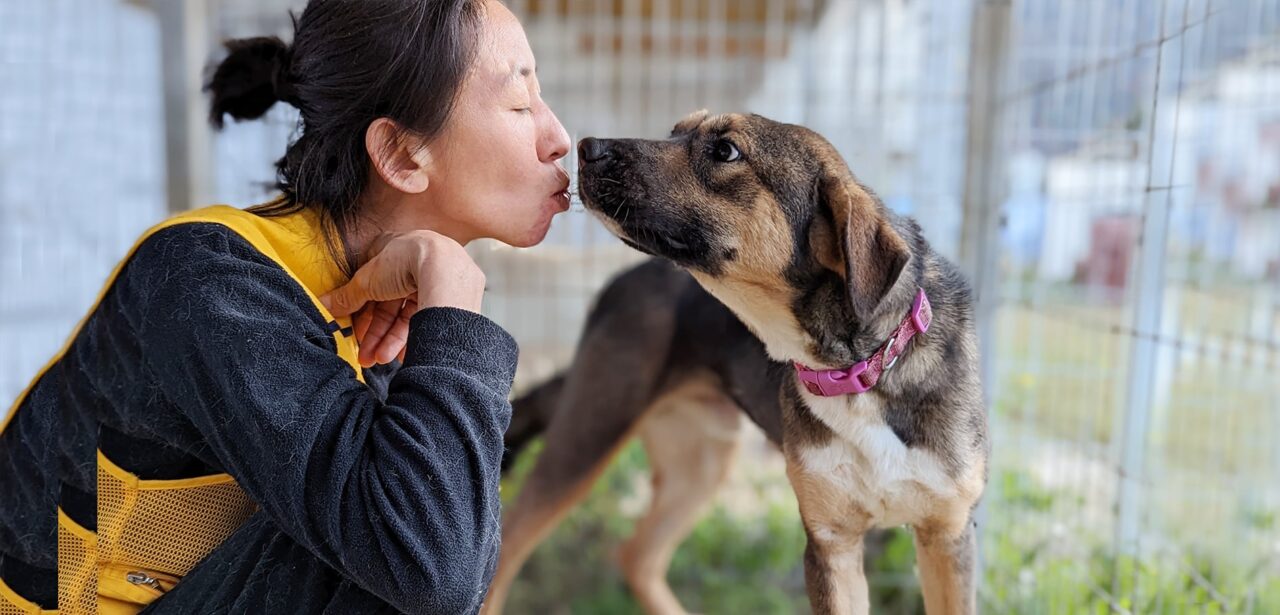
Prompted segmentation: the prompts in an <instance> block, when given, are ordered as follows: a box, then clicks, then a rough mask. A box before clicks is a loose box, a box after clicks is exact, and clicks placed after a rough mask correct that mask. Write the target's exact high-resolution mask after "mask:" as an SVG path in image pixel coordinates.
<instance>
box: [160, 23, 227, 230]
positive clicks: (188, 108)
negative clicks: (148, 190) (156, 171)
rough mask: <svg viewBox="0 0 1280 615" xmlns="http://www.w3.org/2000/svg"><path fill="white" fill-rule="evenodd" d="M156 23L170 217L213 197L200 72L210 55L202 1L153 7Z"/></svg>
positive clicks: (205, 106)
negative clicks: (162, 97) (158, 22)
mask: <svg viewBox="0 0 1280 615" xmlns="http://www.w3.org/2000/svg"><path fill="white" fill-rule="evenodd" d="M151 6H153V7H154V8H155V11H156V17H157V18H158V19H159V21H160V51H161V54H160V55H161V78H162V80H163V84H164V135H165V139H164V141H165V147H164V149H165V164H166V165H167V166H166V171H165V179H166V184H167V191H166V196H167V198H168V207H169V211H170V212H175V213H176V212H180V211H185V210H187V209H191V208H192V207H193V206H194V205H196V204H201V203H204V202H205V201H207V200H208V199H210V198H211V197H212V193H213V189H212V180H211V176H212V173H211V163H212V159H213V156H212V139H211V135H210V129H209V124H208V119H207V118H208V108H209V107H208V104H207V103H206V102H205V100H204V93H203V92H202V91H201V89H202V87H203V85H204V84H203V83H202V81H203V79H202V76H203V70H204V62H205V60H206V58H207V56H208V53H209V32H208V27H207V24H208V5H207V0H159V1H156V2H152V3H151Z"/></svg>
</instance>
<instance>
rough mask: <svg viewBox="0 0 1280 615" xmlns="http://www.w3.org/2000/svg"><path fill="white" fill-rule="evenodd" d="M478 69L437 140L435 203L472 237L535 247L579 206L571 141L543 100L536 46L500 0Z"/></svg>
mask: <svg viewBox="0 0 1280 615" xmlns="http://www.w3.org/2000/svg"><path fill="white" fill-rule="evenodd" d="M484 12H485V16H484V17H483V18H482V25H481V28H480V30H481V31H480V41H479V45H478V46H477V48H476V57H475V60H474V64H473V66H472V68H471V72H470V74H469V75H468V76H467V78H466V79H465V81H464V82H463V85H462V89H461V91H460V92H459V94H458V98H457V103H456V106H455V107H454V110H453V115H452V117H451V118H450V119H449V122H448V124H447V125H446V126H445V129H444V131H443V132H442V133H441V134H440V135H439V136H438V137H437V138H435V139H434V140H433V141H432V142H431V143H430V144H429V145H428V151H429V152H430V156H431V160H432V162H431V166H432V168H433V171H434V172H433V173H432V175H433V177H432V178H431V182H430V184H429V186H428V187H427V190H426V194H427V196H428V199H427V200H428V201H429V205H428V206H429V207H431V208H432V209H434V210H435V211H434V212H432V213H434V214H435V215H434V216H432V217H433V218H435V219H436V220H438V221H447V222H446V223H447V224H448V225H449V226H450V227H452V228H450V229H447V230H446V229H437V230H441V231H445V232H447V234H449V235H450V236H452V237H454V239H458V240H460V241H462V242H463V243H465V242H466V241H469V240H471V239H478V238H482V237H489V238H493V239H497V240H499V241H501V242H503V243H506V244H509V245H512V246H517V247H528V246H532V245H534V244H537V243H538V242H540V241H542V239H543V237H545V236H546V234H547V230H548V229H549V228H550V226H551V218H552V217H553V216H555V215H556V214H558V213H560V212H563V211H565V210H567V209H568V208H569V195H568V192H567V189H568V187H569V175H568V173H566V172H565V170H564V168H562V167H561V165H560V159H561V158H563V157H564V156H565V154H566V153H568V151H569V147H570V146H571V143H570V141H569V135H568V134H567V133H566V132H565V130H564V126H561V125H560V121H559V120H558V119H556V116H555V114H553V113H552V112H551V109H550V108H548V107H547V105H546V103H544V102H543V101H542V98H541V96H540V88H539V86H538V77H537V75H536V74H535V73H534V66H535V65H534V58H533V51H532V50H531V49H530V48H529V41H528V40H527V39H526V38H525V34H524V29H523V28H521V27H520V22H519V21H517V20H516V17H515V15H513V14H512V13H511V11H510V10H508V9H507V7H505V6H503V5H502V4H501V3H499V2H488V3H486V4H485V11H484Z"/></svg>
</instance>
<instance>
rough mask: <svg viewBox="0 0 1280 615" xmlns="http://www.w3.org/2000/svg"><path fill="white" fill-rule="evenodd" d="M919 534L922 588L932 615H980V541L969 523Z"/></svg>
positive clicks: (931, 528) (927, 528)
mask: <svg viewBox="0 0 1280 615" xmlns="http://www.w3.org/2000/svg"><path fill="white" fill-rule="evenodd" d="M915 530H916V537H915V543H916V560H917V561H918V562H919V566H920V588H921V590H922V591H923V593H924V608H925V612H927V613H928V614H929V615H956V614H969V613H976V612H977V583H976V578H975V575H976V574H977V570H976V568H977V550H978V547H977V540H976V536H975V532H974V529H973V523H972V522H970V521H968V520H967V519H966V520H965V521H964V523H963V525H962V526H961V527H960V528H959V529H957V528H954V527H953V528H939V527H938V526H936V525H935V526H929V525H922V526H918V527H916V528H915Z"/></svg>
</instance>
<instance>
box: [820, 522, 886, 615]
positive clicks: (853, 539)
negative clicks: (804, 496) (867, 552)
mask: <svg viewBox="0 0 1280 615" xmlns="http://www.w3.org/2000/svg"><path fill="white" fill-rule="evenodd" d="M805 533H806V534H807V535H808V538H809V544H808V545H807V546H805V550H804V584H805V589H806V590H807V591H808V594H809V605H810V607H811V608H812V609H813V612H814V615H836V614H839V615H865V613H867V612H868V611H869V610H870V609H871V601H870V597H869V596H868V594H867V577H866V573H865V571H864V570H863V569H862V536H861V535H858V536H845V535H839V536H837V535H833V533H832V530H831V529H830V528H825V527H821V526H819V527H816V528H810V527H809V524H808V523H805Z"/></svg>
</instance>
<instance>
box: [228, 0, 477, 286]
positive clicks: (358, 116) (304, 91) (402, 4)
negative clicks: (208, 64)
mask: <svg viewBox="0 0 1280 615" xmlns="http://www.w3.org/2000/svg"><path fill="white" fill-rule="evenodd" d="M484 1H485V0H310V2H308V3H307V6H306V8H305V9H304V10H303V11H302V16H301V17H295V18H294V20H293V29H294V38H293V44H292V45H287V44H285V42H284V41H282V40H280V39H279V38H277V37H258V38H246V39H237V40H232V41H229V42H227V43H226V48H227V51H228V52H229V53H228V55H227V57H226V59H224V60H223V61H222V62H221V63H220V64H219V65H218V67H217V69H216V70H215V71H214V73H213V78H212V79H211V80H210V81H209V83H208V84H207V85H206V86H205V90H206V91H208V92H210V93H211V98H212V100H211V103H210V111H209V121H210V122H211V123H212V124H213V126H214V127H215V128H221V127H222V123H223V116H225V115H230V116H231V117H233V118H235V119H237V120H247V119H254V118H258V117H261V116H262V115H263V114H265V113H266V112H267V110H269V109H270V108H271V107H272V105H274V104H275V103H276V101H283V102H286V103H288V104H290V105H293V106H294V107H297V108H298V110H299V111H301V112H302V113H301V119H300V121H299V133H298V136H297V138H296V139H294V140H293V141H292V142H291V143H290V144H289V147H288V149H287V150H286V151H285V154H284V157H282V158H281V159H280V160H279V161H278V162H276V171H277V177H276V187H277V188H279V190H280V191H281V192H282V193H283V196H282V198H281V199H280V200H278V201H276V202H274V203H271V204H268V205H267V206H264V207H260V208H257V209H255V211H256V212H257V213H259V214H261V215H280V214H284V213H291V212H294V211H297V210H299V209H301V208H303V207H317V208H320V210H321V211H322V212H323V213H325V214H327V217H328V219H329V221H331V223H332V224H333V225H334V226H335V228H336V230H337V231H338V233H339V234H341V233H342V232H343V231H344V230H345V229H346V228H347V226H348V225H349V224H350V223H351V221H352V220H353V218H354V215H355V213H356V207H357V204H358V200H359V198H360V195H361V194H362V193H363V192H364V189H365V187H366V184H367V182H368V169H369V166H368V157H367V156H366V152H365V140H364V134H365V131H366V129H367V128H368V127H369V124H371V123H372V122H373V121H374V120H376V119H378V118H380V117H386V118H389V119H391V120H393V121H394V122H395V123H396V124H397V125H398V126H399V127H401V129H403V130H408V131H412V132H413V133H415V134H417V135H419V136H421V137H423V138H424V139H430V138H431V137H433V136H436V135H437V134H439V133H440V131H441V130H442V129H443V128H444V126H445V123H446V122H447V121H448V119H449V116H450V114H451V113H452V111H453V106H454V103H455V101H456V99H457V95H458V91H459V90H460V89H461V87H462V82H463V80H464V78H465V77H466V74H467V71H468V70H469V69H470V66H471V63H472V60H473V58H474V57H475V48H476V46H477V39H478V37H479V31H480V28H479V24H480V16H481V14H482V7H483V4H484ZM331 239H332V237H331ZM343 266H344V267H346V266H347V263H343Z"/></svg>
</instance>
